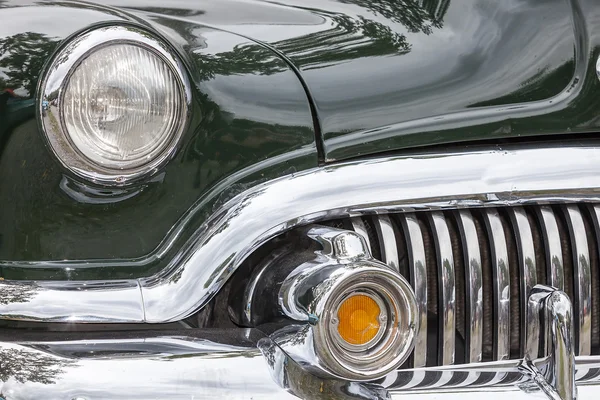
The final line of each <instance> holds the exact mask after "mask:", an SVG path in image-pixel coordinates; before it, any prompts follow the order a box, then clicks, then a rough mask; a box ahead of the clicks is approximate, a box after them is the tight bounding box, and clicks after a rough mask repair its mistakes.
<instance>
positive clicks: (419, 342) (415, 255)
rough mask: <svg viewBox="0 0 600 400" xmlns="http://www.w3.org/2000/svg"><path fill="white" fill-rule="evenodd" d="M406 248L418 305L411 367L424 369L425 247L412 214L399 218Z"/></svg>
mask: <svg viewBox="0 0 600 400" xmlns="http://www.w3.org/2000/svg"><path fill="white" fill-rule="evenodd" d="M400 225H401V226H402V230H403V231H404V236H405V237H406V241H407V245H408V246H407V247H408V263H409V270H410V283H411V285H412V287H413V289H414V291H415V297H416V299H417V303H418V305H419V333H418V334H417V338H416V340H415V349H416V351H415V352H414V354H413V367H415V368H418V367H424V366H425V365H426V362H427V262H426V259H425V245H424V243H423V233H422V232H421V227H420V226H419V221H417V218H416V217H415V215H414V214H404V215H403V216H400Z"/></svg>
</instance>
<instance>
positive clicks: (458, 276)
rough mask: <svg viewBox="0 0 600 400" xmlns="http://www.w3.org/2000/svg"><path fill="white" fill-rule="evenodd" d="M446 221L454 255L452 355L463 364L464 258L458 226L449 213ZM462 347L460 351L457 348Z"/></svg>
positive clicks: (464, 321) (464, 332)
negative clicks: (454, 328)
mask: <svg viewBox="0 0 600 400" xmlns="http://www.w3.org/2000/svg"><path fill="white" fill-rule="evenodd" d="M444 216H445V217H446V221H447V222H448V230H449V232H450V240H451V241H452V253H453V254H454V274H455V298H456V313H455V322H456V333H457V337H456V352H455V354H454V362H455V364H464V363H465V362H467V360H468V359H469V356H468V354H467V346H465V345H464V343H466V340H467V330H468V327H467V325H466V313H467V312H466V311H467V307H466V302H465V297H466V295H467V294H466V289H465V286H466V282H467V280H466V278H465V271H466V270H465V268H466V267H465V257H464V254H463V248H462V243H461V240H460V234H459V232H458V226H457V225H456V220H455V218H454V215H453V214H452V213H451V212H446V213H444ZM460 347H463V349H462V351H459V348H460Z"/></svg>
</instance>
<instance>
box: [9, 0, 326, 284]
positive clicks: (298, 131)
mask: <svg viewBox="0 0 600 400" xmlns="http://www.w3.org/2000/svg"><path fill="white" fill-rule="evenodd" d="M12 5H18V6H19V7H11V6H12ZM3 7H4V8H0V15H1V17H0V18H2V20H3V21H4V20H10V21H15V23H9V24H2V25H0V53H2V58H0V67H1V68H2V71H3V74H2V75H0V76H2V78H3V79H2V81H1V83H0V84H1V85H2V86H0V91H3V90H4V89H5V88H10V89H13V90H14V92H15V93H17V94H18V95H21V97H22V98H14V99H12V98H11V103H10V105H9V106H10V107H4V108H3V109H2V115H0V126H1V127H2V128H1V130H0V131H1V132H2V137H1V139H2V145H1V147H0V204H2V207H1V208H0V260H4V261H2V263H0V265H2V276H4V277H5V278H8V279H11V278H12V279H37V278H40V279H42V278H44V279H48V278H51V279H64V278H69V279H78V278H81V279H93V278H101V277H111V278H118V277H123V278H125V277H133V276H135V277H138V276H143V275H148V274H152V273H154V272H156V271H157V270H159V269H161V268H163V267H164V266H165V265H166V264H167V263H168V261H169V260H170V259H171V258H173V257H174V255H175V253H176V252H177V251H178V250H179V249H180V248H181V247H182V246H183V244H184V243H185V242H186V241H187V240H188V239H189V238H190V237H191V235H192V234H193V232H194V231H195V230H196V229H197V228H198V227H199V226H200V225H201V224H202V222H203V221H204V219H205V218H206V217H207V216H208V215H210V214H211V213H212V212H213V211H214V209H215V208H216V207H218V206H219V205H222V204H223V203H224V202H226V201H227V200H228V199H229V198H231V197H232V196H234V195H235V194H237V193H239V192H241V191H243V190H245V189H246V188H247V187H249V186H252V185H255V184H258V183H260V182H263V181H265V180H268V179H272V178H275V177H277V176H281V175H283V174H287V173H292V172H294V171H298V170H302V169H306V168H310V167H314V166H316V164H317V155H316V147H315V139H314V138H315V134H314V131H313V127H314V122H313V117H312V115H311V110H310V108H309V102H308V98H307V96H306V92H305V90H304V89H303V87H302V85H301V83H300V81H299V80H298V78H297V76H296V75H295V73H294V72H293V71H292V70H291V69H290V67H289V66H288V65H287V63H286V62H285V61H284V60H283V59H281V58H280V57H279V56H278V55H277V54H276V53H274V52H272V51H271V50H269V49H268V48H266V47H265V46H263V45H260V44H257V43H255V42H253V41H251V40H248V39H246V38H244V37H240V36H238V35H235V34H232V33H228V32H224V31H221V30H219V29H215V28H209V27H205V26H201V25H198V24H192V23H185V22H179V21H177V22H174V21H172V20H171V19H169V18H167V17H161V16H156V17H153V18H149V19H147V20H144V21H142V20H140V19H139V18H137V17H136V16H134V15H131V14H127V13H120V12H115V11H112V10H110V9H105V8H103V7H95V6H90V5H84V4H81V5H79V4H74V3H56V4H54V3H48V2H40V3H36V2H31V3H25V2H22V1H15V2H4V4H3ZM19 20H20V21H21V22H24V21H27V24H26V25H27V27H26V28H23V24H19V23H17V21H19ZM58 21H60V23H57V22H58ZM114 22H119V23H134V24H137V25H139V26H142V27H145V28H146V29H148V30H150V31H152V32H155V33H156V34H159V35H162V36H163V37H164V38H165V40H168V41H169V43H171V44H172V46H173V47H174V48H175V49H176V50H177V51H178V52H179V53H180V55H181V57H182V59H183V61H184V63H186V65H187V67H188V69H189V73H190V77H191V80H192V82H193V86H194V93H193V103H192V111H191V117H190V123H189V129H188V131H187V132H186V133H185V135H184V138H183V140H182V142H181V144H180V150H179V151H178V152H177V154H176V156H175V158H174V159H173V160H172V161H171V162H170V163H169V164H168V165H167V166H166V167H165V168H164V169H163V170H161V171H159V172H158V173H157V174H155V175H154V176H153V177H152V178H151V179H149V180H147V181H144V182H141V183H139V184H135V185H133V186H128V187H125V188H116V189H114V188H113V189H111V188H103V187H97V186H94V185H91V184H89V183H86V182H82V181H80V180H78V179H76V178H75V177H73V176H71V175H70V174H69V173H68V172H66V171H64V170H62V169H61V168H60V167H59V164H58V163H57V162H56V160H55V159H54V158H53V156H52V155H51V153H50V151H49V150H48V149H47V148H46V147H45V146H44V143H43V138H42V135H41V133H40V131H39V128H38V123H37V121H36V117H35V103H34V101H33V100H32V99H33V98H34V97H35V85H36V83H37V79H38V78H39V74H40V72H41V71H40V70H41V67H42V65H43V63H44V62H45V61H46V60H47V59H48V58H49V57H50V55H51V53H52V51H53V50H54V49H55V48H56V47H57V46H59V45H60V43H61V41H62V40H63V39H64V38H65V37H67V36H69V35H72V34H74V33H76V32H78V31H80V30H82V29H86V28H88V27H89V26H94V25H98V24H107V23H114ZM24 29H27V31H26V32H23V30H24ZM21 105H22V107H19V111H18V113H17V111H16V108H15V107H18V106H21ZM64 260H67V261H64Z"/></svg>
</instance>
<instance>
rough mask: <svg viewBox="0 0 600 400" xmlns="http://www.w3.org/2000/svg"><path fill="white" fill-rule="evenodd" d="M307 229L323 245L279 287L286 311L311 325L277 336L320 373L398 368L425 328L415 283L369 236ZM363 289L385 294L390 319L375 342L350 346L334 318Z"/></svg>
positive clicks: (361, 375) (363, 374)
mask: <svg viewBox="0 0 600 400" xmlns="http://www.w3.org/2000/svg"><path fill="white" fill-rule="evenodd" d="M306 234H307V236H309V237H310V238H312V239H314V240H316V241H317V242H319V243H320V244H321V245H322V248H323V249H322V251H320V252H317V256H316V259H315V260H313V261H310V262H307V263H305V264H302V265H300V266H299V267H297V268H296V269H295V270H294V271H292V272H291V273H290V274H289V275H288V277H287V278H286V279H285V280H284V282H283V283H282V285H281V288H280V289H279V300H280V307H281V310H282V311H283V313H284V314H285V315H286V316H288V317H289V318H291V319H293V320H296V321H301V322H308V327H307V328H306V329H300V330H298V331H296V332H294V333H293V334H292V335H294V336H295V337H294V338H293V339H290V337H289V336H290V335H289V334H287V333H286V332H287V330H284V331H282V332H276V333H275V334H273V335H272V336H271V337H272V338H273V340H275V341H276V342H278V343H279V344H280V345H281V346H282V347H283V348H284V349H285V351H288V352H289V354H294V356H292V358H294V357H296V358H297V359H299V360H300V359H301V360H303V362H308V363H309V364H310V365H311V369H314V371H313V372H314V373H316V374H320V375H329V376H334V377H337V378H342V379H349V380H359V381H364V380H372V379H376V378H380V377H382V376H384V375H386V374H387V373H389V372H390V371H392V370H394V369H395V368H398V367H399V366H400V365H401V364H402V363H403V362H404V361H405V360H406V359H407V358H408V356H409V355H410V352H411V351H412V349H413V347H414V340H415V337H416V335H417V332H418V330H419V321H418V318H417V316H418V306H417V303H416V299H415V295H414V292H413V290H412V288H411V287H410V284H409V283H408V282H407V281H406V280H405V279H404V278H403V277H402V276H401V275H400V274H399V273H397V272H396V271H394V270H392V269H391V268H389V267H388V266H387V265H385V264H383V263H381V262H380V261H377V260H376V259H374V258H372V257H371V255H370V254H369V251H368V248H367V246H366V243H365V242H364V239H363V238H362V237H360V236H359V235H358V234H357V233H355V232H352V231H345V230H341V229H336V228H330V227H324V226H315V227H312V228H309V229H308V230H307V233H306ZM359 291H369V292H372V293H374V294H376V295H377V296H379V297H380V298H381V300H382V301H383V302H384V303H385V307H386V309H387V317H388V321H387V323H386V325H385V329H384V331H383V333H382V334H381V335H380V337H379V338H378V340H377V342H376V343H369V344H372V346H369V345H367V346H365V347H362V346H358V347H357V348H353V349H350V348H348V346H344V345H342V344H341V343H340V341H339V340H338V339H337V335H335V333H334V332H332V319H334V318H335V317H336V312H337V309H338V304H339V302H340V301H341V300H342V299H343V298H345V297H346V296H347V295H349V294H350V293H354V292H359ZM282 333H283V334H282ZM312 355H315V357H313V356H312Z"/></svg>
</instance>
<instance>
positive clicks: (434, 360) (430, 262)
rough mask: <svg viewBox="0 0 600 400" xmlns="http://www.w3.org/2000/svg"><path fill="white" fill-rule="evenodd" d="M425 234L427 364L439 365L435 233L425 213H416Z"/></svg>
mask: <svg viewBox="0 0 600 400" xmlns="http://www.w3.org/2000/svg"><path fill="white" fill-rule="evenodd" d="M416 216H417V220H418V221H419V227H420V228H421V233H422V235H423V245H424V247H425V262H426V264H427V364H426V365H427V366H428V367H430V366H436V365H438V356H437V355H438V337H439V324H438V321H439V318H438V316H439V314H438V298H439V296H438V287H439V286H438V270H437V263H436V255H435V244H434V242H433V233H432V232H431V229H430V227H429V224H428V223H427V221H426V219H425V217H426V215H425V213H416Z"/></svg>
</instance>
